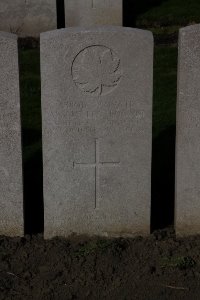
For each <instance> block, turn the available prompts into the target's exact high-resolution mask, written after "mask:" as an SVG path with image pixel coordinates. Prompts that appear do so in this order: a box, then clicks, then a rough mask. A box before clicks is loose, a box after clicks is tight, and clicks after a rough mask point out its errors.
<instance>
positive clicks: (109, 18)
mask: <svg viewBox="0 0 200 300" xmlns="http://www.w3.org/2000/svg"><path fill="white" fill-rule="evenodd" d="M65 23H66V27H73V26H94V25H122V0H65Z"/></svg>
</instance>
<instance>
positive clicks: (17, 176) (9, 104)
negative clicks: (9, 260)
mask: <svg viewBox="0 0 200 300" xmlns="http://www.w3.org/2000/svg"><path fill="white" fill-rule="evenodd" d="M0 145H1V146H0V235H8V236H22V235H23V192H22V152H21V120H20V96H19V68H18V49H17V37H16V36H15V35H13V34H9V33H3V32H0Z"/></svg>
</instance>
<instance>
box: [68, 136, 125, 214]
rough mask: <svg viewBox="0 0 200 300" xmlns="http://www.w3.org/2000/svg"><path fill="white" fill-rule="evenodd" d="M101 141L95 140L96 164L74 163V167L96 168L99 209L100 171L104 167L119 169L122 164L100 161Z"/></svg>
mask: <svg viewBox="0 0 200 300" xmlns="http://www.w3.org/2000/svg"><path fill="white" fill-rule="evenodd" d="M99 156H100V155H99V140H98V139H95V162H94V163H76V162H73V167H74V168H76V167H83V168H94V170H95V206H94V208H95V209H96V208H97V204H98V202H99V201H98V200H99V189H100V188H99V180H100V178H99V177H100V169H101V168H102V167H118V166H119V165H120V162H119V161H117V162H108V161H100V158H99Z"/></svg>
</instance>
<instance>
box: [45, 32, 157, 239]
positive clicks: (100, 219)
mask: <svg viewBox="0 0 200 300" xmlns="http://www.w3.org/2000/svg"><path fill="white" fill-rule="evenodd" d="M152 69H153V38H152V34H151V33H150V32H148V31H143V30H136V29H130V28H122V27H99V28H96V29H95V28H93V29H87V30H81V29H79V28H70V29H63V30H59V31H52V32H49V33H44V34H42V35H41V75H42V114H43V153H44V214H45V237H46V238H50V237H53V236H56V235H58V236H67V235H70V234H72V233H77V234H89V235H93V234H94V235H95V234H96V235H105V236H126V235H137V234H144V235H145V234H148V233H149V231H150V190H151V139H152V136H151V131H152V129H151V128H152V73H153V71H152Z"/></svg>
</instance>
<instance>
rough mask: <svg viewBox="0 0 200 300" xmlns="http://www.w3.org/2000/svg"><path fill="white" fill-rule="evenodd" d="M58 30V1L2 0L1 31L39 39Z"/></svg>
mask: <svg viewBox="0 0 200 300" xmlns="http://www.w3.org/2000/svg"><path fill="white" fill-rule="evenodd" d="M56 28H57V12H56V0H0V30H2V31H7V32H12V33H16V34H17V35H19V36H33V37H37V36H39V35H40V33H41V32H44V31H48V30H53V29H56Z"/></svg>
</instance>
